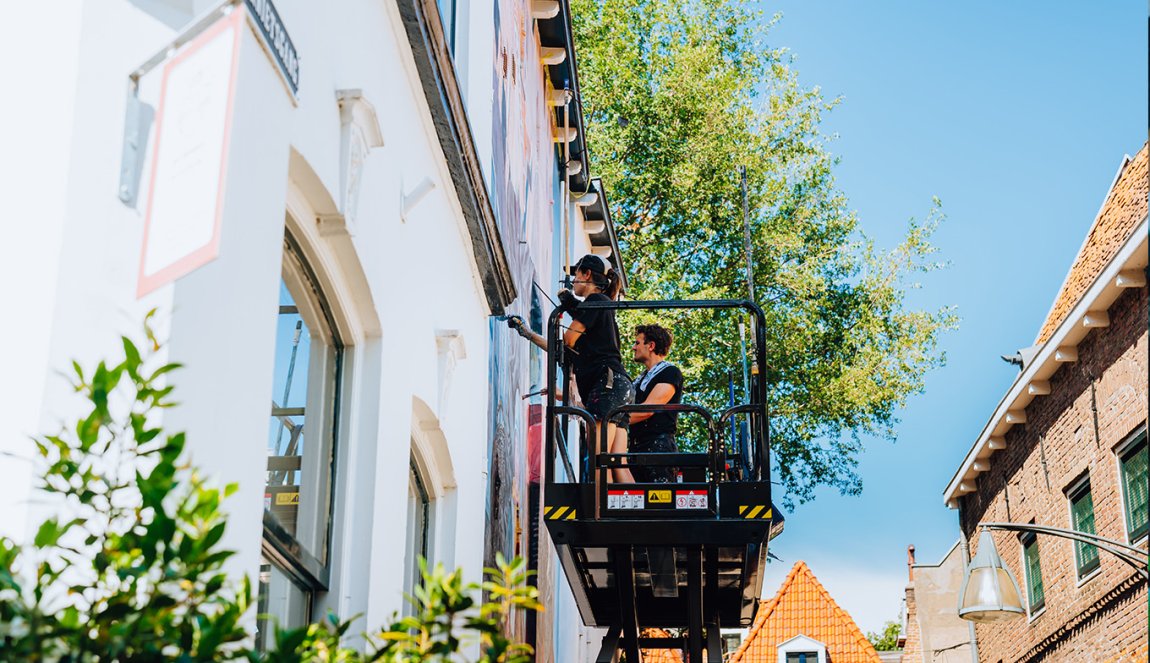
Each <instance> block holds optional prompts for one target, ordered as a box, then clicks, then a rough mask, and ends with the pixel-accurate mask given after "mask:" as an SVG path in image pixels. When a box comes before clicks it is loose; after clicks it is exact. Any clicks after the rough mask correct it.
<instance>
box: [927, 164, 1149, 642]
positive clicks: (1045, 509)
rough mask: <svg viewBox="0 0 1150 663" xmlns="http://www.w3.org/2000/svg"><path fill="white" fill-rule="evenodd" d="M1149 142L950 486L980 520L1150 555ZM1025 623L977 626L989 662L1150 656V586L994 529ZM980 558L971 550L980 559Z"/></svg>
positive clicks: (1085, 549)
mask: <svg viewBox="0 0 1150 663" xmlns="http://www.w3.org/2000/svg"><path fill="white" fill-rule="evenodd" d="M1147 193H1148V186H1147V147H1146V146H1143V147H1142V149H1141V150H1140V151H1139V152H1138V154H1137V155H1136V156H1135V157H1134V158H1133V159H1131V158H1129V157H1127V158H1126V159H1124V160H1123V163H1122V167H1121V168H1120V169H1119V172H1118V175H1117V176H1116V177H1115V180H1114V183H1113V185H1112V186H1111V189H1110V191H1109V192H1108V194H1107V196H1106V199H1105V201H1104V202H1103V205H1102V208H1101V209H1100V210H1099V213H1098V216H1097V218H1096V219H1095V220H1094V223H1093V225H1092V226H1091V228H1090V231H1089V233H1088V234H1087V236H1086V239H1085V241H1084V243H1083V246H1082V248H1081V249H1080V251H1079V253H1078V256H1077V258H1076V259H1075V261H1074V263H1073V265H1072V266H1071V268H1070V271H1069V273H1068V275H1067V277H1066V281H1065V283H1064V284H1063V286H1062V288H1061V289H1060V291H1059V293H1058V296H1057V298H1056V299H1055V301H1054V304H1053V306H1052V307H1051V311H1050V313H1049V315H1048V316H1047V319H1046V320H1045V321H1044V323H1043V324H1042V326H1041V328H1040V329H1039V332H1038V336H1037V339H1036V341H1035V345H1034V346H1032V347H1030V348H1027V349H1025V350H1021V351H1020V352H1019V355H1018V360H1019V361H1020V365H1021V372H1020V374H1019V376H1018V378H1017V380H1016V381H1015V382H1014V384H1012V385H1011V387H1010V389H1009V391H1008V392H1007V394H1006V395H1005V397H1004V398H1003V399H1002V402H1001V403H1000V404H999V406H998V407H997V408H996V410H995V412H994V413H993V416H992V417H991V418H990V420H989V422H988V423H987V425H986V427H985V428H984V429H983V431H982V432H981V434H980V435H979V437H978V439H977V440H976V441H975V443H974V445H973V447H972V448H971V449H970V451H969V452H968V454H967V456H966V458H965V459H964V461H963V463H962V465H961V467H960V468H959V469H958V472H957V473H956V474H955V476H954V478H953V479H952V480H951V482H950V484H949V485H948V486H947V488H946V492H945V500H946V503H947V506H949V507H951V508H957V509H959V521H960V523H961V528H962V534H963V536H964V538H966V539H968V540H970V541H971V542H972V543H974V542H975V541H976V539H977V537H976V536H975V535H976V534H977V533H978V524H979V523H980V522H1004V521H1005V522H1012V523H1034V524H1038V525H1046V526H1053V527H1061V528H1072V529H1076V530H1078V531H1082V532H1088V533H1093V534H1097V535H1100V536H1103V537H1106V538H1109V539H1115V540H1118V541H1122V542H1124V543H1128V544H1132V545H1136V546H1140V547H1145V545H1146V540H1147V537H1146V532H1147V470H1146V467H1147V460H1146V459H1147V451H1146V417H1147V288H1146V266H1147ZM994 541H995V546H996V547H997V548H998V551H999V553H1000V554H1001V556H1002V558H1003V559H1004V560H1005V562H1006V564H1007V566H1008V567H1009V568H1010V569H1011V571H1012V573H1013V574H1014V575H1015V577H1016V578H1017V579H1018V582H1019V585H1020V588H1021V592H1022V598H1023V603H1024V606H1025V607H1026V615H1025V616H1024V617H1022V618H1019V619H1017V620H1014V621H1011V622H1007V623H1001V624H987V625H983V624H979V625H977V628H976V635H977V640H976V642H977V648H978V655H979V659H980V660H983V661H991V662H994V661H1039V660H1047V661H1126V660H1130V661H1135V660H1136V661H1145V660H1146V654H1147V590H1146V582H1145V581H1144V580H1142V579H1141V577H1140V576H1139V575H1137V574H1136V572H1135V571H1134V570H1133V569H1132V568H1131V567H1129V566H1127V565H1126V564H1124V563H1123V562H1121V561H1120V560H1119V559H1118V558H1116V557H1114V556H1113V555H1109V554H1106V553H1105V552H1100V551H1099V550H1098V549H1097V548H1094V547H1092V546H1088V545H1083V544H1080V543H1076V542H1073V541H1071V540H1068V539H1063V538H1058V537H1053V536H1047V535H1038V536H1037V537H1035V536H1034V535H1032V534H1023V535H1021V536H1020V535H1018V534H1015V533H1011V532H1003V531H995V532H994ZM973 552H975V551H972V554H973Z"/></svg>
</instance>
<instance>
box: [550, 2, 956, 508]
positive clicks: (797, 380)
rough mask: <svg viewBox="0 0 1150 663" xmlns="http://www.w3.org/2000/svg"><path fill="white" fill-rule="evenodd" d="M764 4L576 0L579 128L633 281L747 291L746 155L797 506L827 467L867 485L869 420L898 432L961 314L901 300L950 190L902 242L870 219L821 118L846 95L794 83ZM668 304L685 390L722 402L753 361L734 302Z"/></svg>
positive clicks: (785, 469) (782, 476)
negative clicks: (772, 37)
mask: <svg viewBox="0 0 1150 663" xmlns="http://www.w3.org/2000/svg"><path fill="white" fill-rule="evenodd" d="M754 7H755V3H753V2H751V1H750V0H610V1H608V0H573V2H572V12H573V15H574V19H575V35H576V43H577V46H578V53H579V66H580V75H581V85H582V95H583V104H584V110H585V113H586V122H587V134H588V136H587V142H588V144H589V145H590V146H591V158H592V164H593V168H594V170H595V171H596V172H597V173H598V174H599V175H600V176H602V178H603V179H604V180H605V181H606V183H607V185H608V187H609V190H610V193H611V202H612V209H613V218H614V219H615V222H616V224H617V227H618V230H619V238H620V242H621V244H622V245H623V247H624V249H625V251H626V255H627V256H628V262H627V268H628V276H629V280H630V292H629V293H628V295H629V296H630V297H631V298H633V299H647V298H650V299H665V298H684V297H685V298H707V297H716V298H745V297H746V293H747V283H746V275H745V265H746V258H745V255H746V254H745V251H744V248H743V246H744V240H743V221H742V194H741V191H740V181H739V177H738V175H737V172H736V167H737V166H740V165H741V166H745V167H746V174H747V185H748V186H747V189H748V207H749V209H750V211H751V214H750V218H751V235H752V245H753V252H754V285H755V298H756V301H757V303H758V304H759V305H760V306H762V307H763V309H764V310H765V312H766V316H767V325H766V334H767V343H768V357H767V361H768V363H769V365H770V371H769V375H768V376H766V377H767V378H768V381H769V383H770V403H769V407H770V414H771V425H772V440H771V443H772V447H771V452H772V456H773V460H774V461H775V465H776V474H775V477H774V478H775V479H776V480H779V481H781V483H782V484H783V486H784V487H785V489H786V497H785V498H784V500H783V501H784V503H787V504H791V505H793V503H794V501H795V500H797V501H798V502H804V501H807V500H809V499H811V498H812V497H813V495H814V492H813V491H814V488H815V487H817V486H818V485H829V486H832V487H834V488H837V489H838V490H839V491H840V492H841V493H843V494H857V493H859V492H860V491H861V489H862V485H861V481H860V479H859V477H858V475H857V474H856V472H855V468H856V467H857V462H858V461H857V456H858V454H859V453H860V452H861V451H862V447H863V443H862V441H863V439H864V438H865V437H871V436H874V437H878V438H886V439H891V440H893V439H894V437H895V433H894V428H895V425H896V423H897V420H896V416H895V415H896V413H897V411H898V409H899V408H900V407H901V406H903V404H904V403H905V402H906V399H907V397H908V396H909V395H910V394H913V393H916V392H918V391H921V389H922V387H923V376H924V374H925V373H926V371H927V370H929V369H931V368H933V367H935V366H938V365H940V364H941V363H942V362H943V358H944V357H943V354H942V353H941V351H939V349H938V337H939V334H940V332H941V331H943V330H944V329H947V328H950V327H952V326H954V325H955V323H956V318H955V317H954V315H953V313H952V312H951V310H950V309H948V308H940V309H938V310H934V311H925V310H914V309H912V308H910V307H909V305H908V304H907V301H906V294H907V290H908V289H909V288H913V287H916V284H915V283H914V282H913V280H914V277H916V276H918V275H920V274H921V273H923V272H928V271H930V270H932V269H935V268H936V267H938V266H939V263H937V262H934V261H933V260H932V255H933V254H934V253H935V248H934V247H933V246H932V245H931V243H930V238H931V234H932V232H933V230H934V229H935V227H936V225H937V223H938V222H939V221H940V220H941V219H942V214H941V211H940V208H939V205H938V201H937V200H936V201H935V205H934V206H933V207H932V209H931V211H930V213H929V215H928V217H927V219H926V220H925V222H915V221H914V220H911V221H910V223H909V228H908V230H907V233H906V236H905V239H904V240H903V241H902V242H901V243H900V244H899V245H898V246H897V247H895V248H894V249H892V250H887V251H882V250H879V249H878V248H877V247H876V246H875V244H874V242H873V241H871V240H870V239H868V238H867V237H866V236H865V235H864V234H863V233H862V231H861V229H860V227H859V222H858V219H857V217H856V215H855V213H854V212H853V211H851V210H850V209H849V207H848V204H847V200H846V198H845V197H844V195H843V194H842V192H841V191H839V190H838V189H837V188H836V186H835V182H834V177H833V172H832V171H833V166H834V165H835V162H836V159H835V157H833V156H832V154H831V153H830V152H829V150H828V148H827V142H828V138H827V137H825V136H824V135H822V134H821V133H820V130H819V125H820V122H821V120H822V116H823V114H824V113H826V112H827V111H829V110H830V109H831V108H833V107H834V106H835V104H836V103H837V100H829V101H828V100H826V99H824V98H823V97H822V95H821V94H820V92H819V89H818V88H817V87H816V88H804V87H803V86H801V85H800V84H799V82H798V79H797V77H796V75H795V73H794V71H793V70H792V69H791V68H790V66H789V65H790V59H789V56H788V55H787V52H786V50H785V49H782V48H777V47H772V46H770V45H769V40H768V36H769V31H770V28H771V27H772V25H774V23H775V21H776V20H778V17H775V18H772V19H769V20H767V19H764V18H763V17H762V16H761V15H760V14H759V13H758V12H757V10H755V8H754ZM626 320H627V322H628V323H633V322H635V321H636V320H635V318H634V317H631V318H626ZM661 321H662V322H663V323H664V324H667V325H669V326H670V327H671V328H672V330H673V333H674V335H675V342H676V345H675V348H676V349H675V350H673V358H674V359H675V360H677V361H678V362H679V363H680V364H681V365H682V366H683V369H684V375H685V377H686V381H687V385H688V389H689V390H690V394H689V398H690V400H692V401H694V402H699V403H702V404H704V405H707V406H709V407H712V408H716V407H721V406H723V405H724V404H725V403H726V398H727V396H726V394H727V379H728V371H729V370H731V369H734V370H735V371H736V375H739V374H740V373H741V370H740V369H739V368H738V367H739V366H740V365H741V361H742V356H741V350H740V346H739V340H738V331H737V324H738V322H739V321H740V319H739V316H737V315H734V314H721V313H698V312H694V313H683V314H671V315H665V316H662V317H661ZM738 381H739V382H741V379H739V380H738Z"/></svg>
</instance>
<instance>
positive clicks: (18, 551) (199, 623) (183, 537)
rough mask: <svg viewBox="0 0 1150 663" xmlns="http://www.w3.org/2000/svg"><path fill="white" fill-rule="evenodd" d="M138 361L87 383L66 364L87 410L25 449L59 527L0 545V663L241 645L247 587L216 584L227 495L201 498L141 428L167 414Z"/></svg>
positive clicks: (209, 655)
mask: <svg viewBox="0 0 1150 663" xmlns="http://www.w3.org/2000/svg"><path fill="white" fill-rule="evenodd" d="M145 331H146V336H147V339H148V346H147V348H146V350H145V352H143V353H141V351H140V350H139V349H138V348H137V346H136V344H135V343H133V342H132V341H131V340H130V339H129V338H127V337H124V338H123V349H124V356H123V358H122V359H120V360H118V361H117V362H116V363H114V364H111V365H109V364H108V363H106V362H100V363H99V364H98V365H97V366H96V368H95V370H94V371H92V372H91V374H90V375H86V374H85V371H84V370H83V369H82V368H81V366H80V365H79V364H78V363H73V367H72V368H73V374H72V376H71V379H72V383H73V387H74V388H75V391H76V392H77V393H79V394H81V395H82V396H83V397H84V398H85V400H86V403H87V409H86V412H85V414H84V415H83V416H81V417H80V418H79V419H78V420H77V421H76V424H75V426H74V427H72V428H71V429H69V430H64V431H61V432H60V433H59V434H57V435H48V436H45V437H42V438H39V439H37V440H36V441H35V443H36V449H37V451H38V453H39V457H40V459H41V461H42V463H43V465H44V466H45V467H44V472H43V474H42V475H41V477H40V485H39V489H40V490H42V491H43V492H45V493H47V494H49V495H50V496H52V497H53V498H54V499H53V502H52V503H53V505H54V506H57V507H58V509H59V511H60V512H61V513H64V514H67V515H63V516H53V517H50V518H48V519H46V520H45V521H44V522H43V523H42V524H41V525H40V527H39V529H38V531H37V533H36V536H35V538H34V539H33V541H32V544H31V545H28V546H22V547H21V546H16V545H15V544H13V543H12V542H11V541H10V540H6V539H0V648H2V651H3V656H4V658H5V659H6V660H26V661H41V660H65V661H96V660H160V659H173V660H175V659H180V658H190V659H195V660H221V659H224V658H229V657H230V656H231V655H232V654H234V653H237V652H239V651H240V650H241V649H242V647H241V643H242V641H243V640H244V639H245V638H246V637H247V632H246V630H245V629H244V628H243V627H242V626H241V625H240V619H241V617H242V616H243V614H244V612H245V611H246V610H247V609H248V600H249V596H250V593H251V592H250V587H249V585H248V584H247V582H246V580H245V581H244V582H243V583H241V585H240V587H239V588H238V589H237V588H236V587H235V586H234V585H233V584H231V583H228V581H227V577H226V575H225V574H224V572H223V570H222V568H223V564H224V562H225V561H226V560H227V559H228V558H229V557H230V556H231V555H232V552H231V551H226V550H217V544H218V543H219V541H220V538H221V537H222V536H223V533H224V527H225V522H224V515H223V513H222V512H221V511H220V503H221V501H222V500H223V499H224V497H225V496H226V495H228V494H230V493H231V492H232V491H233V490H234V489H235V486H228V487H226V488H224V489H222V490H220V489H217V488H214V487H211V486H209V485H208V483H207V482H206V481H205V480H204V479H203V478H202V477H201V476H200V475H199V474H198V473H197V472H195V471H194V470H192V469H191V468H190V467H188V466H187V465H183V464H181V461H180V458H181V455H182V454H183V451H184V443H185V438H184V435H183V433H177V434H174V435H164V434H163V432H162V430H161V429H160V428H159V427H157V426H154V425H152V423H151V419H152V418H153V413H154V412H155V411H156V410H160V409H164V408H168V407H171V406H172V405H173V402H172V401H171V400H170V396H171V392H172V387H171V386H164V385H163V380H164V377H165V376H166V375H167V374H168V373H170V372H171V371H172V370H174V369H176V368H178V365H177V364H173V363H164V364H160V365H158V366H153V364H155V363H156V362H155V361H154V355H155V351H156V350H158V349H159V344H158V343H157V342H156V338H155V336H154V334H153V333H152V330H151V328H150V327H147V326H146V327H145Z"/></svg>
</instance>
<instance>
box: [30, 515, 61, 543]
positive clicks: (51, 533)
mask: <svg viewBox="0 0 1150 663" xmlns="http://www.w3.org/2000/svg"><path fill="white" fill-rule="evenodd" d="M61 534H63V532H62V531H61V529H60V524H59V522H57V521H56V519H55V518H49V519H48V520H45V521H44V522H43V523H40V529H38V530H36V538H35V539H34V540H33V543H35V544H36V547H37V548H50V547H52V546H55V545H56V542H57V541H58V540H59V539H60V535H61Z"/></svg>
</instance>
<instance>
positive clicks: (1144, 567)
mask: <svg viewBox="0 0 1150 663" xmlns="http://www.w3.org/2000/svg"><path fill="white" fill-rule="evenodd" d="M978 526H979V527H982V528H985V529H997V530H1005V531H1008V532H1033V533H1035V534H1049V535H1051V536H1057V537H1061V538H1063V539H1072V540H1074V541H1081V542H1082V543H1089V544H1090V545H1092V546H1096V547H1097V548H1099V549H1100V550H1105V551H1106V552H1108V553H1110V554H1111V555H1114V556H1116V557H1117V558H1118V559H1121V560H1122V561H1123V562H1126V563H1127V564H1129V565H1130V566H1132V567H1134V569H1135V570H1136V571H1138V573H1140V574H1141V575H1142V577H1143V578H1144V579H1150V564H1148V563H1147V557H1146V551H1145V550H1142V549H1141V548H1135V547H1134V546H1130V545H1126V544H1125V543H1122V542H1121V541H1115V540H1114V539H1107V538H1105V537H1101V536H1098V535H1097V534H1087V533H1086V532H1079V531H1078V530H1073V529H1064V528H1062V527H1050V526H1047V525H1030V524H1025V525H1023V524H1020V523H979V524H978Z"/></svg>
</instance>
